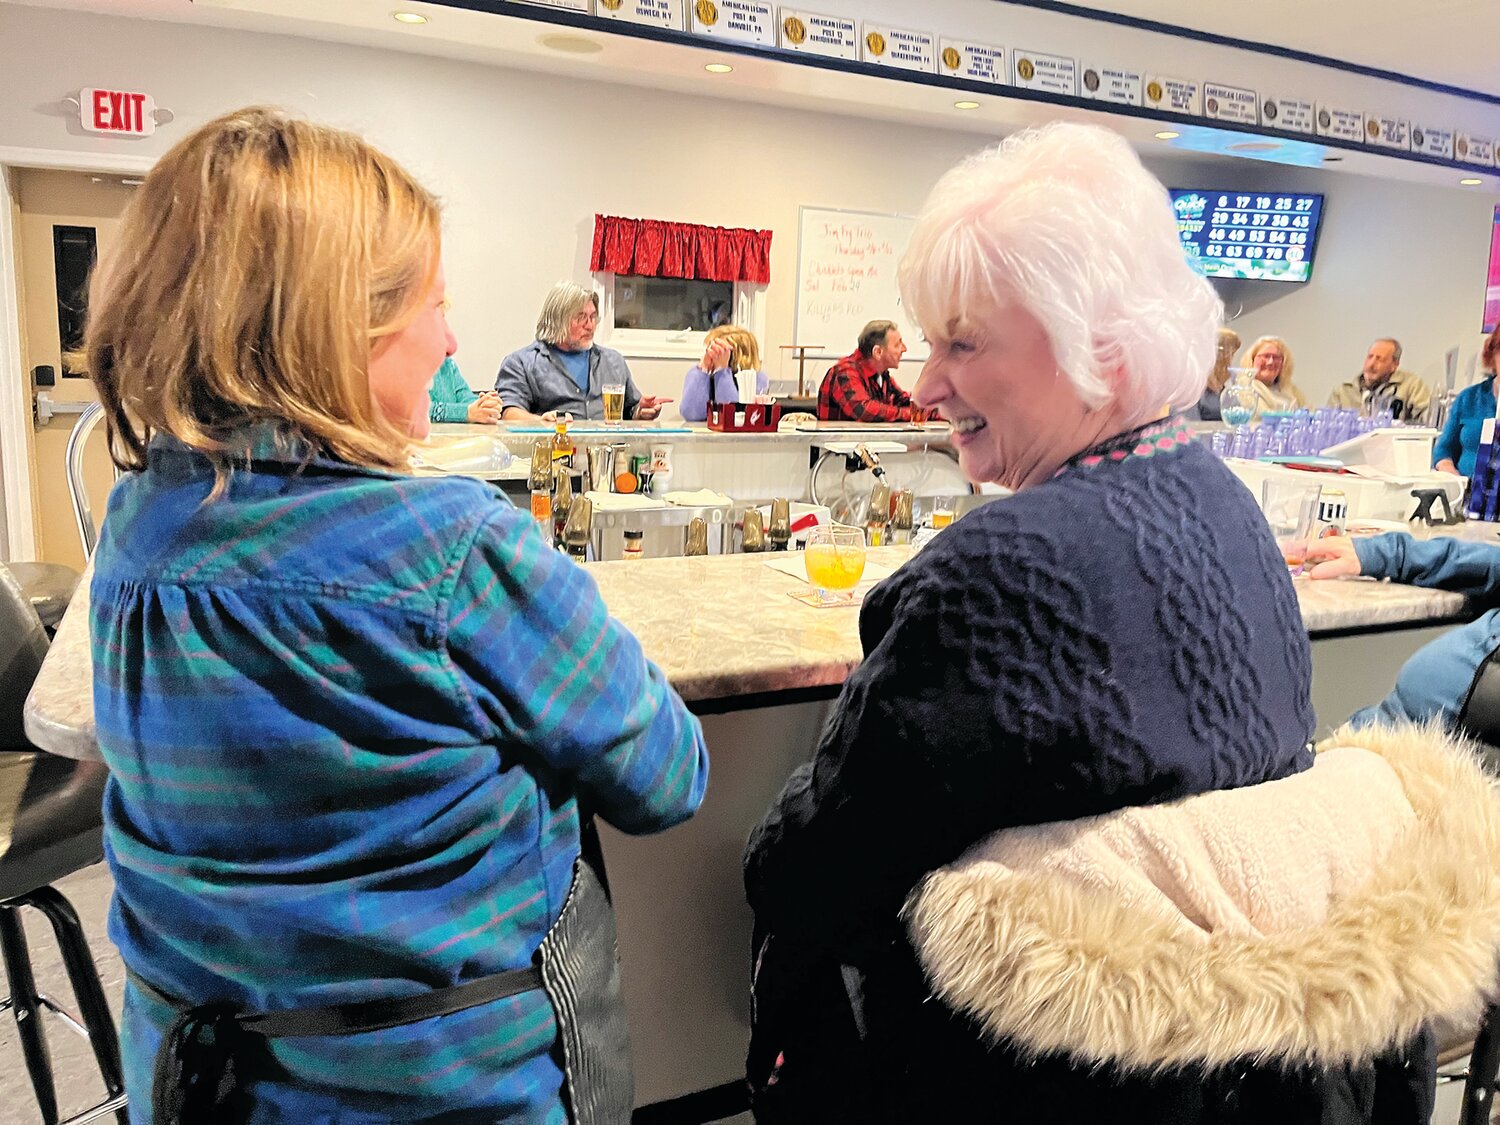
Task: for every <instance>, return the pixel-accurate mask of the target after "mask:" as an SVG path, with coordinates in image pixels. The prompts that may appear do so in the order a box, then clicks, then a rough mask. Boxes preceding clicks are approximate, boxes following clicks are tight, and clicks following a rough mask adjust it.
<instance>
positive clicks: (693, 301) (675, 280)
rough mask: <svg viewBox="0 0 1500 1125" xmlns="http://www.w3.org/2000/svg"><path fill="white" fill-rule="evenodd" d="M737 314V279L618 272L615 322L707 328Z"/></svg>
mask: <svg viewBox="0 0 1500 1125" xmlns="http://www.w3.org/2000/svg"><path fill="white" fill-rule="evenodd" d="M733 318H734V282H732V281H688V280H686V279H684V278H680V277H633V276H629V275H627V274H616V275H615V308H614V326H615V327H616V328H647V329H651V330H652V331H658V332H682V331H687V332H707V331H708V330H709V329H710V328H717V327H718V326H719V325H721V324H731V323H733Z"/></svg>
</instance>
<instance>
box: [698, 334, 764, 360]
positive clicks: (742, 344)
mask: <svg viewBox="0 0 1500 1125" xmlns="http://www.w3.org/2000/svg"><path fill="white" fill-rule="evenodd" d="M715 340H725V341H728V343H729V347H730V356H729V364H730V368H729V369H730V370H731V371H759V370H760V345H759V344H757V343H756V342H755V333H754V332H751V331H750V330H749V329H748V328H741V327H739V326H738V325H734V324H721V325H719V327H717V328H711V329H709V331H708V335H707V336H704V337H703V344H704V346H705V347H707V346H708V345H709V344H712V343H713V342H714V341H715Z"/></svg>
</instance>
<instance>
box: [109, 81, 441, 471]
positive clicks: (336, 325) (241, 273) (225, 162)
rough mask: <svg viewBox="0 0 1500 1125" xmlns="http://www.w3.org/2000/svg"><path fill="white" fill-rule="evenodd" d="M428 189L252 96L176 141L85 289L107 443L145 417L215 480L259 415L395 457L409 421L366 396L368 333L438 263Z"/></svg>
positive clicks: (313, 441)
mask: <svg viewBox="0 0 1500 1125" xmlns="http://www.w3.org/2000/svg"><path fill="white" fill-rule="evenodd" d="M439 239H440V233H439V209H438V203H437V201H436V199H434V198H433V196H432V195H431V194H429V193H428V192H427V191H426V190H425V189H423V188H422V187H421V186H420V185H419V184H418V183H417V182H416V181H415V180H414V179H412V177H411V176H410V175H409V174H408V173H407V172H406V171H405V169H403V168H402V167H401V166H400V165H399V164H397V163H396V161H394V160H392V159H391V158H390V157H389V156H386V155H385V154H384V153H382V152H380V151H379V150H377V149H375V148H374V147H372V146H371V145H369V144H368V143H366V142H365V141H364V140H363V139H361V138H360V137H357V136H355V135H354V134H353V133H346V132H343V131H341V130H337V129H331V128H328V127H327V126H323V125H316V124H313V123H311V122H307V121H299V120H297V119H295V118H292V117H290V116H288V115H287V114H285V113H283V112H281V111H279V110H276V109H271V108H267V107H261V106H255V107H250V108H246V109H241V110H237V111H235V112H233V113H227V114H225V115H224V116H222V117H219V118H217V119H216V120H214V121H210V122H209V123H208V124H206V125H204V126H202V127H201V128H200V129H198V130H197V131H195V132H194V133H192V134H191V135H190V136H188V137H186V138H184V139H183V140H181V141H179V142H178V143H177V144H176V145H174V146H173V147H172V148H171V150H170V151H168V152H167V154H166V155H165V156H163V157H162V158H161V160H160V161H158V163H157V164H156V166H155V167H154V168H153V169H152V170H151V172H150V173H149V174H148V175H147V176H146V178H145V182H144V183H143V184H142V185H141V187H140V189H139V190H138V191H137V192H136V194H135V197H134V199H132V200H131V202H130V204H129V206H128V207H127V208H126V210H125V214H124V217H123V221H122V223H121V231H120V238H119V242H118V245H117V248H116V250H115V251H114V253H113V254H112V255H110V256H109V258H108V259H107V260H106V261H105V262H104V263H102V264H101V267H100V269H99V270H98V272H97V273H96V275H95V277H94V280H93V284H92V286H91V288H90V313H89V320H88V328H87V331H86V334H85V356H86V362H87V364H88V370H89V372H90V375H91V376H92V378H93V380H94V383H95V385H96V386H97V387H98V388H99V397H100V399H101V401H102V402H103V403H104V407H105V411H106V416H107V419H108V422H109V431H110V446H111V456H113V457H114V459H115V461H116V463H117V464H118V465H119V466H120V467H121V468H123V469H140V468H143V467H144V466H145V461H146V446H147V444H148V443H149V442H150V440H151V434H152V432H153V431H160V432H163V433H167V434H171V435H172V436H173V437H175V438H177V439H178V440H179V441H181V442H183V443H184V444H186V445H188V446H189V447H191V448H193V449H195V450H198V451H199V452H201V453H203V454H204V455H206V456H207V457H208V458H209V459H210V460H211V461H212V462H213V463H214V467H215V472H216V474H217V476H218V485H217V487H216V488H215V495H217V494H218V493H219V492H221V491H222V490H223V488H224V486H225V484H226V483H227V477H228V472H229V469H230V466H231V463H232V461H233V459H234V457H235V455H236V454H238V453H243V450H235V449H232V448H231V447H230V445H229V439H230V437H231V435H232V434H233V433H234V432H235V431H236V430H239V429H241V428H242V427H244V426H246V425H249V424H253V423H258V422H275V423H280V424H281V428H282V430H283V432H285V433H286V434H287V435H288V436H289V437H294V438H300V439H302V440H304V441H306V442H307V443H309V444H310V445H311V446H312V447H313V449H314V450H315V451H319V452H325V453H327V454H329V455H331V456H333V457H336V458H339V459H341V460H345V461H349V462H352V463H354V464H359V465H367V466H378V467H397V466H401V465H404V464H405V462H406V457H407V453H406V449H407V444H408V441H409V440H410V439H409V437H408V435H406V434H405V433H403V432H402V431H401V430H400V429H399V428H398V427H397V426H396V425H394V424H393V423H392V422H390V421H389V420H388V419H386V418H385V416H384V415H383V414H382V413H381V411H380V408H379V407H378V406H377V405H376V404H375V402H374V401H373V399H372V397H371V394H370V386H369V360H370V349H371V346H372V343H373V341H375V340H377V339H378V338H380V337H381V336H385V335H388V334H390V333H392V332H396V331H399V330H400V329H401V328H402V327H404V326H405V325H406V324H407V323H409V322H410V321H411V319H412V318H413V317H414V316H415V315H416V314H417V311H418V306H417V301H418V298H419V297H420V295H421V294H422V293H423V292H424V290H425V289H426V287H427V286H428V285H430V284H431V281H432V279H433V277H434V276H435V273H436V270H437V266H438V252H439Z"/></svg>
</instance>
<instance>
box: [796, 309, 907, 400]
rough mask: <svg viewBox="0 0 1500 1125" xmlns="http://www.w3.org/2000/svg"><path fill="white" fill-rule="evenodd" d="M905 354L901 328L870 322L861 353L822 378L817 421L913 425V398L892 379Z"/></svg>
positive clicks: (862, 336) (861, 339)
mask: <svg viewBox="0 0 1500 1125" xmlns="http://www.w3.org/2000/svg"><path fill="white" fill-rule="evenodd" d="M905 354H906V345H905V344H904V343H902V341H901V330H900V329H899V328H897V327H896V326H895V325H894V324H892V323H891V322H890V321H889V320H872V321H870V323H869V324H867V325H865V327H864V330H863V331H861V332H860V334H859V350H857V351H855V352H854V353H853V354H851V355H846V356H845V357H844V358H843V359H841V360H839V361H838V362H837V363H835V364H834V365H833V366H832V367H830V368H829V369H828V374H827V375H824V376H823V385H822V387H820V388H819V389H818V418H819V419H820V420H822V421H824V422H910V421H911V417H912V413H911V412H912V405H911V395H909V394H907V393H906V392H905V391H903V390H902V389H901V388H900V387H898V386H897V385H896V381H895V380H894V379H892V378H891V376H890V372H891V371H893V370H894V369H895V368H896V366H897V365H898V364H900V362H901V357H902V356H903V355H905Z"/></svg>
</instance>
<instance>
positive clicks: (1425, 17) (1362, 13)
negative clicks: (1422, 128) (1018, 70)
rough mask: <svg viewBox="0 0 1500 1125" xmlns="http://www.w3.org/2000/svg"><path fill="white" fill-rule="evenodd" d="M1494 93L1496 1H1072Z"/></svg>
mask: <svg viewBox="0 0 1500 1125" xmlns="http://www.w3.org/2000/svg"><path fill="white" fill-rule="evenodd" d="M1074 2H1075V3H1077V4H1078V6H1079V7H1084V8H1092V9H1093V10H1095V11H1106V12H1114V13H1116V14H1119V15H1127V16H1136V17H1138V18H1141V19H1149V20H1156V21H1158V22H1160V23H1166V24H1173V25H1175V26H1177V27H1188V28H1192V29H1194V30H1195V31H1210V32H1214V33H1216V34H1218V35H1228V36H1232V37H1233V38H1236V39H1246V40H1251V41H1254V42H1257V43H1270V44H1273V45H1275V46H1279V47H1291V48H1294V49H1296V50H1300V51H1308V52H1311V53H1312V54H1315V55H1326V56H1327V57H1329V58H1333V59H1342V60H1343V61H1344V62H1352V63H1360V64H1362V65H1364V66H1372V67H1376V68H1377V69H1380V70H1387V71H1391V72H1393V73H1396V74H1404V75H1406V76H1407V77H1410V78H1424V79H1427V80H1428V81H1430V82H1442V83H1445V84H1447V85H1450V86H1459V87H1461V88H1463V89H1466V90H1479V91H1483V92H1485V93H1489V94H1497V95H1500V67H1497V66H1496V65H1495V54H1496V50H1497V48H1500V0H1241V2H1238V3H1236V2H1234V0H1219V2H1215V3H1205V2H1204V0H1110V2H1109V3H1107V4H1102V3H1088V0H1074Z"/></svg>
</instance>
